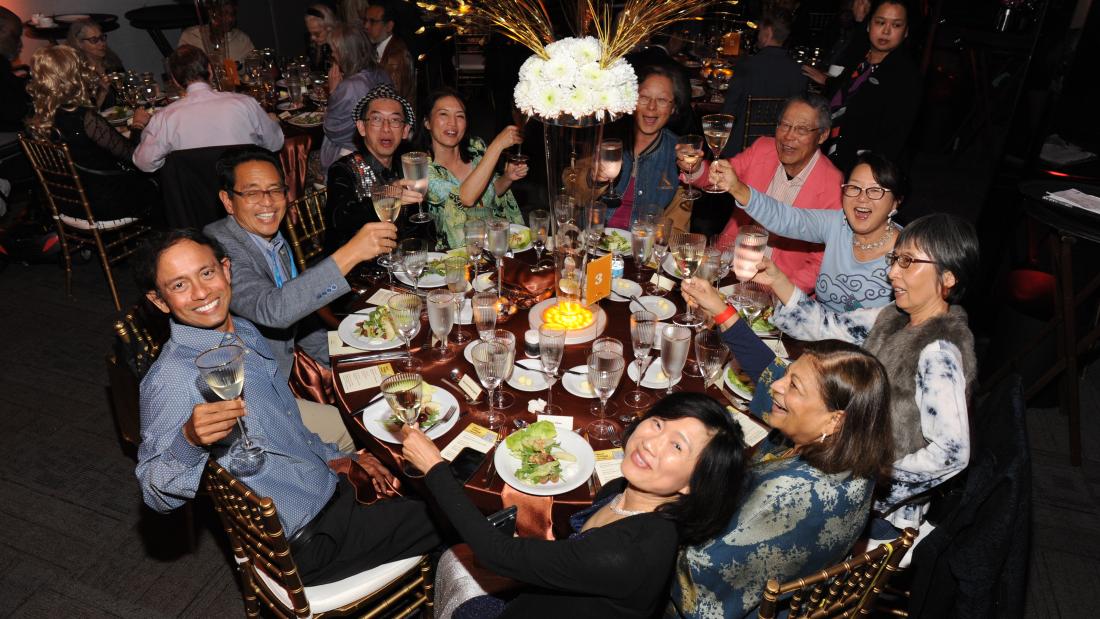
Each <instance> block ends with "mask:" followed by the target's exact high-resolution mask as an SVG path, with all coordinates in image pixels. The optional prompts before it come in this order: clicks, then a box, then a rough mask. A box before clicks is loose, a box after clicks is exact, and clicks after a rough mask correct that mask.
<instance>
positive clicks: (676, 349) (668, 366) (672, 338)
mask: <svg viewBox="0 0 1100 619" xmlns="http://www.w3.org/2000/svg"><path fill="white" fill-rule="evenodd" d="M690 345H691V329H689V328H687V327H683V326H679V325H666V326H665V327H664V329H662V330H661V369H663V370H664V372H665V375H666V376H668V389H667V390H666V391H665V394H666V395H667V394H670V393H672V383H674V382H676V381H678V380H679V379H680V376H681V375H682V374H683V371H684V363H686V362H687V356H688V347H689V346H690Z"/></svg>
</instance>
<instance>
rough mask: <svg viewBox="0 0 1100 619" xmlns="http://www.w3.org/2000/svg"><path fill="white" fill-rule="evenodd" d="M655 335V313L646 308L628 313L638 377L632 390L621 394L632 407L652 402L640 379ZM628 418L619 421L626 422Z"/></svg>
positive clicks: (641, 407) (643, 374)
mask: <svg viewBox="0 0 1100 619" xmlns="http://www.w3.org/2000/svg"><path fill="white" fill-rule="evenodd" d="M656 335H657V314H654V313H653V312H649V311H646V310H638V311H637V312H634V313H633V314H631V315H630V342H631V344H633V346H634V363H635V364H636V365H637V367H638V379H637V380H636V381H634V382H635V386H634V390H633V391H628V392H626V393H625V394H624V395H623V402H624V403H625V404H626V405H627V406H629V407H630V408H634V409H643V408H646V407H648V406H649V405H650V404H652V403H653V398H652V397H651V396H650V395H649V394H648V393H646V392H644V391H642V379H644V378H645V371H646V368H647V367H648V366H649V363H648V362H649V351H650V350H652V349H653V340H654V339H656ZM629 420H630V419H629V418H627V419H623V418H621V417H620V421H623V422H624V423H627V422H628V421H629Z"/></svg>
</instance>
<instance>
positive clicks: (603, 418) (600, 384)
mask: <svg viewBox="0 0 1100 619" xmlns="http://www.w3.org/2000/svg"><path fill="white" fill-rule="evenodd" d="M625 367H626V362H625V361H624V360H623V356H622V355H621V354H619V353H616V352H613V351H611V350H601V351H599V352H593V353H592V354H590V355H588V382H589V384H591V385H592V390H593V391H595V392H596V396H597V397H598V398H599V399H600V408H599V410H598V411H597V413H596V421H593V422H592V423H590V424H588V427H587V428H586V429H587V431H588V436H590V437H595V438H598V439H603V440H607V441H611V442H614V441H615V439H616V438H618V435H619V432H618V430H617V429H616V428H615V426H614V425H613V424H612V423H611V422H609V421H608V420H607V401H608V400H609V399H610V398H611V394H613V393H615V388H616V387H618V386H619V381H620V380H622V377H623V368H625Z"/></svg>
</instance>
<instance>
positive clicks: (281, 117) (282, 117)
mask: <svg viewBox="0 0 1100 619" xmlns="http://www.w3.org/2000/svg"><path fill="white" fill-rule="evenodd" d="M291 116H292V114H291V113H290V112H280V113H279V120H286V119H288V118H290V117H291Z"/></svg>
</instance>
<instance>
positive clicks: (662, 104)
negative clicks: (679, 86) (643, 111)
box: [638, 95, 672, 110]
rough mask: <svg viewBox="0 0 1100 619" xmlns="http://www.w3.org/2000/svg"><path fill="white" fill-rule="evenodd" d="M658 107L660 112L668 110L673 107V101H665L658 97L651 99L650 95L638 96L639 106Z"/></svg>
mask: <svg viewBox="0 0 1100 619" xmlns="http://www.w3.org/2000/svg"><path fill="white" fill-rule="evenodd" d="M650 103H652V104H653V105H656V106H657V109H659V110H667V109H668V108H670V107H672V99H664V98H658V97H650V96H649V95H638V105H640V106H641V107H648V106H649V104H650Z"/></svg>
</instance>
